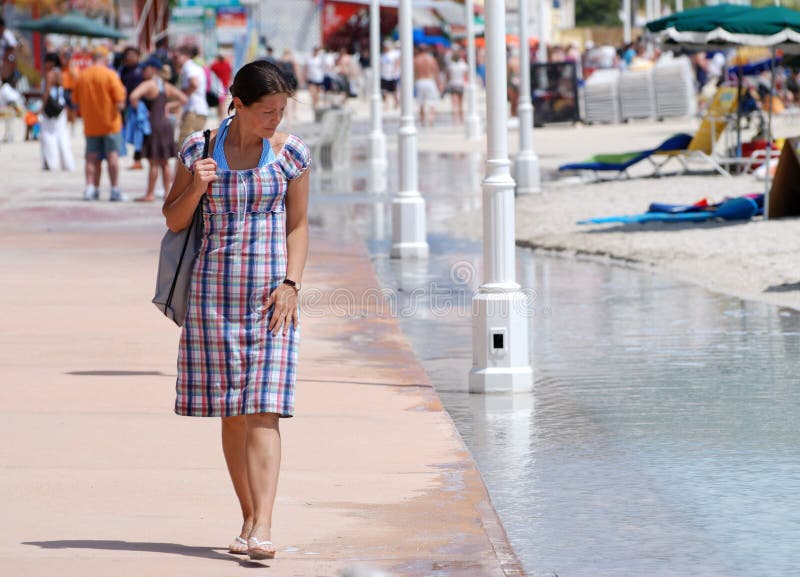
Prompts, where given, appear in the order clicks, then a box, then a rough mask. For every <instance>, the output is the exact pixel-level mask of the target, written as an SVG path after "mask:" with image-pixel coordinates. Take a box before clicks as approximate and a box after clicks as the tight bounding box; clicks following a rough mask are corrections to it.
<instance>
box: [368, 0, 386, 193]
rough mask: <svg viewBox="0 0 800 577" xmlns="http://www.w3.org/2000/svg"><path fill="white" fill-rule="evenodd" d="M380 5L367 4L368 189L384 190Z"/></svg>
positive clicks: (384, 143) (375, 1) (379, 191)
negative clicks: (369, 88)
mask: <svg viewBox="0 0 800 577" xmlns="http://www.w3.org/2000/svg"><path fill="white" fill-rule="evenodd" d="M380 14H381V6H380V0H371V2H370V6H369V50H370V68H371V69H372V70H371V72H372V95H371V97H370V120H371V125H372V129H371V130H370V133H369V150H370V170H369V191H370V192H373V193H382V192H385V191H386V165H387V162H386V135H385V134H384V133H383V102H382V100H381V72H380V66H381V22H380V17H381V16H380Z"/></svg>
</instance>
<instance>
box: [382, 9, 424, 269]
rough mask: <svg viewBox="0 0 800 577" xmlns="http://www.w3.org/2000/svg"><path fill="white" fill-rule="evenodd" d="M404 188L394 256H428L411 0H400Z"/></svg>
mask: <svg viewBox="0 0 800 577" xmlns="http://www.w3.org/2000/svg"><path fill="white" fill-rule="evenodd" d="M399 16H400V131H399V137H398V138H399V147H400V151H399V152H400V190H399V191H398V193H397V194H396V195H395V197H394V198H393V199H392V249H391V253H390V254H391V256H392V258H406V257H411V258H426V257H427V256H428V241H427V240H426V239H425V200H424V199H423V198H422V196H421V195H420V193H419V190H418V186H419V175H418V171H417V128H416V126H415V125H414V63H413V50H414V38H413V35H412V28H411V0H400V7H399Z"/></svg>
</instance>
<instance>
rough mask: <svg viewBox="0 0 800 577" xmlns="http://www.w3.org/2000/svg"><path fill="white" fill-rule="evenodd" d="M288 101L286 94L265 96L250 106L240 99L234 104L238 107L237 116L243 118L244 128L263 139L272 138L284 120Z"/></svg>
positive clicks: (234, 100) (235, 99) (234, 101)
mask: <svg viewBox="0 0 800 577" xmlns="http://www.w3.org/2000/svg"><path fill="white" fill-rule="evenodd" d="M287 100H288V97H287V95H286V94H271V95H269V96H263V97H262V98H261V99H260V100H258V101H256V102H254V103H253V104H251V105H250V106H244V105H243V104H242V101H241V100H239V98H234V99H233V103H234V106H236V115H237V116H241V120H242V122H243V124H244V126H247V127H249V128H250V130H252V131H253V132H254V133H255V134H257V135H258V136H260V137H261V138H272V136H273V135H274V134H275V131H276V130H277V129H278V125H279V124H280V123H281V120H283V113H284V111H285V110H286V102H287Z"/></svg>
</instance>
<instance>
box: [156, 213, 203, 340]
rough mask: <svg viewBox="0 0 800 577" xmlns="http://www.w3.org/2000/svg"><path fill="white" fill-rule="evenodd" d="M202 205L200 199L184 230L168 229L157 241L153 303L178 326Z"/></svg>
mask: <svg viewBox="0 0 800 577" xmlns="http://www.w3.org/2000/svg"><path fill="white" fill-rule="evenodd" d="M202 205H203V201H202V200H201V201H200V203H199V204H198V205H197V209H196V210H195V211H194V216H193V217H192V222H191V223H189V226H188V227H186V228H185V229H183V230H182V231H180V232H172V231H171V230H168V231H167V233H166V234H165V235H164V238H163V239H161V252H160V254H159V257H158V275H157V277H156V295H155V296H154V297H153V304H154V305H156V307H158V310H160V311H161V312H162V313H164V315H165V316H166V317H167V318H168V319H170V320H171V321H172V322H174V323H175V324H176V325H178V326H179V327H182V326H183V321H184V320H185V319H186V309H187V308H188V306H189V287H190V286H191V284H192V269H193V268H194V262H195V260H197V255H198V254H199V253H200V245H201V244H202V243H203V209H202Z"/></svg>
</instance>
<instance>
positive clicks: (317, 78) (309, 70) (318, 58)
mask: <svg viewBox="0 0 800 577" xmlns="http://www.w3.org/2000/svg"><path fill="white" fill-rule="evenodd" d="M306 84H307V85H308V92H309V93H310V94H311V105H312V106H313V107H314V110H316V109H317V105H318V104H319V93H320V90H322V87H323V86H324V84H325V54H324V53H323V52H322V49H321V48H320V47H319V46H316V47H315V48H314V51H313V53H312V54H311V57H310V58H309V59H308V60H306Z"/></svg>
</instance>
